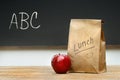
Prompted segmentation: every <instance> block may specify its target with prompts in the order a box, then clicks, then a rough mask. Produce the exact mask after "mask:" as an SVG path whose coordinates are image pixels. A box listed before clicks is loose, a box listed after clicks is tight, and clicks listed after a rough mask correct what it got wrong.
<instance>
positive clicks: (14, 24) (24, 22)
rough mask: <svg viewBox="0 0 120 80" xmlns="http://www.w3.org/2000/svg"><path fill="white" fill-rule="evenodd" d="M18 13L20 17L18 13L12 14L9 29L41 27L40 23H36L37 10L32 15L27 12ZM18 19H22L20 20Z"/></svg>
mask: <svg viewBox="0 0 120 80" xmlns="http://www.w3.org/2000/svg"><path fill="white" fill-rule="evenodd" d="M18 14H19V15H18V16H19V17H18V16H17V15H16V13H13V14H12V19H11V22H10V25H9V29H12V28H16V29H20V30H26V29H28V28H30V27H31V28H33V29H38V28H40V24H37V25H36V23H35V21H36V20H37V18H38V13H37V12H33V13H32V14H31V15H29V14H28V13H26V12H19V13H18ZM18 18H19V19H18ZM18 20H20V21H18ZM34 20H35V21H34ZM33 22H34V23H33ZM18 23H20V24H18Z"/></svg>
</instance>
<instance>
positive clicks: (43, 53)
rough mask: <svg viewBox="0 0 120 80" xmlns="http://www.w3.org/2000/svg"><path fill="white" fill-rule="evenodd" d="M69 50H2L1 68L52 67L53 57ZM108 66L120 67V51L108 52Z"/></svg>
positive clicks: (110, 50)
mask: <svg viewBox="0 0 120 80" xmlns="http://www.w3.org/2000/svg"><path fill="white" fill-rule="evenodd" d="M58 53H62V54H67V50H46V49H45V50H44V49H43V50H0V66H50V65H51V59H52V57H53V55H55V54H58ZM106 62H107V65H120V49H107V50H106Z"/></svg>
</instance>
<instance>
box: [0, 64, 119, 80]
mask: <svg viewBox="0 0 120 80" xmlns="http://www.w3.org/2000/svg"><path fill="white" fill-rule="evenodd" d="M0 80H120V66H108V67H107V72H106V73H101V74H90V73H67V74H56V73H55V72H54V71H53V69H52V68H51V67H48V66H33V67H27V66H26V67H0Z"/></svg>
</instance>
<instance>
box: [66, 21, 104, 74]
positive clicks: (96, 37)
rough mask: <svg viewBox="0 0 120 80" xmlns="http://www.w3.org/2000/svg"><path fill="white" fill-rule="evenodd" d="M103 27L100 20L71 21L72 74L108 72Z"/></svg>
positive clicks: (69, 41)
mask: <svg viewBox="0 0 120 80" xmlns="http://www.w3.org/2000/svg"><path fill="white" fill-rule="evenodd" d="M101 26H102V20H100V19H71V22H70V29H69V38H68V55H69V56H70V58H71V64H72V65H71V69H70V72H87V73H89V72H90V73H101V72H105V71H106V60H105V52H106V46H105V45H106V44H105V39H104V33H103V31H102V27H101Z"/></svg>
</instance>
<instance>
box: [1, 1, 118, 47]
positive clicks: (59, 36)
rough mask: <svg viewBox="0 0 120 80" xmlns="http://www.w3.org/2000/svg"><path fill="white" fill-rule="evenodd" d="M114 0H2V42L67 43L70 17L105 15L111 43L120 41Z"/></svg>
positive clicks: (104, 27)
mask: <svg viewBox="0 0 120 80" xmlns="http://www.w3.org/2000/svg"><path fill="white" fill-rule="evenodd" d="M119 7H120V5H119V2H117V1H115V0H113V1H112V0H110V1H107V0H106V1H105V0H99V1H98V0H1V1H0V46H16V45H17V46H29V45H30V46H33V45H38V46H39V45H40V46H42V45H46V46H54V45H67V42H68V33H69V23H70V19H72V18H74V19H102V20H103V21H104V25H103V30H104V33H105V39H106V42H107V44H108V45H117V44H120V36H119V34H120V31H119V30H120V20H119V19H120V8H119Z"/></svg>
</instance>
